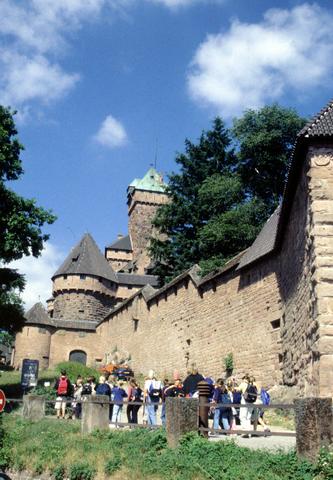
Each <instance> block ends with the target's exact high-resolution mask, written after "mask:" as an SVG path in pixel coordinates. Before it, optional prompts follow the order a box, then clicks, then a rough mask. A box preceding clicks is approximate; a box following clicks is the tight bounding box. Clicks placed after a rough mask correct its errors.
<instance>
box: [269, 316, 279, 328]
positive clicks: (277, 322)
mask: <svg viewBox="0 0 333 480" xmlns="http://www.w3.org/2000/svg"><path fill="white" fill-rule="evenodd" d="M271 325H272V328H273V330H276V329H277V328H280V319H279V318H278V319H277V320H273V321H271Z"/></svg>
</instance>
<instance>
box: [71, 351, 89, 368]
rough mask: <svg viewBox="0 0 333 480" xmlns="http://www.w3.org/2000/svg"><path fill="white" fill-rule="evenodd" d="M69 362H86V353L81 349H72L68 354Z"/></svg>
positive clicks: (84, 363)
mask: <svg viewBox="0 0 333 480" xmlns="http://www.w3.org/2000/svg"><path fill="white" fill-rule="evenodd" d="M69 361H70V362H78V363H82V364H83V365H86V364H87V354H86V352H84V351H83V350H72V351H71V353H70V354H69Z"/></svg>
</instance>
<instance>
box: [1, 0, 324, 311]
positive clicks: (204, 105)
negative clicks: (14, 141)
mask: <svg viewBox="0 0 333 480" xmlns="http://www.w3.org/2000/svg"><path fill="white" fill-rule="evenodd" d="M0 18H1V22H0V38H1V42H0V72H1V74H0V103H2V104H5V105H11V106H12V107H13V108H15V109H17V110H18V114H17V116H16V122H17V125H18V129H19V138H20V140H21V142H22V143H23V144H24V145H25V152H24V154H23V155H22V158H23V161H24V169H25V174H24V176H23V177H22V179H21V180H20V181H18V182H15V184H14V183H13V184H12V188H14V189H15V190H16V191H18V192H19V193H20V194H22V195H24V196H26V197H34V198H36V200H37V202H38V203H39V204H41V205H43V206H44V207H47V208H50V209H52V210H53V211H54V213H55V214H56V215H57V216H58V220H57V221H56V223H55V224H54V225H53V226H50V227H47V228H46V229H45V231H47V232H49V233H50V234H51V238H50V241H49V242H48V245H47V248H46V250H45V252H44V254H43V255H42V257H41V258H39V259H37V260H36V259H31V258H28V259H22V260H20V261H18V262H15V266H16V267H18V268H20V270H21V271H22V272H23V273H26V275H27V280H28V286H27V288H26V292H25V294H24V299H25V300H26V302H27V306H30V305H31V304H32V303H34V302H35V301H38V299H39V296H40V298H41V299H42V300H43V299H45V298H46V297H47V296H49V295H50V282H48V280H47V279H48V278H49V277H50V276H51V275H52V273H53V272H54V271H55V270H56V268H57V266H58V265H59V263H60V262H61V260H62V259H63V258H64V256H65V255H67V254H68V252H69V250H70V248H71V247H72V246H73V245H74V244H75V243H76V242H77V241H78V240H79V239H80V238H81V236H82V235H83V234H84V233H85V232H86V231H89V232H90V233H91V234H92V235H93V236H94V238H95V240H96V241H97V243H98V245H99V247H100V248H101V250H103V249H104V246H105V245H107V244H109V243H110V242H111V241H113V240H114V239H115V237H116V236H117V234H118V233H120V232H121V233H126V231H127V209H126V187H127V185H128V184H129V182H130V181H131V180H132V179H133V178H134V177H142V176H143V175H144V174H145V172H146V170H147V169H148V168H149V165H150V163H151V162H153V161H154V158H155V154H156V152H157V167H158V170H160V171H162V172H164V173H167V172H170V171H171V170H173V169H174V168H175V164H174V158H175V154H176V152H180V151H182V150H183V145H184V139H185V138H186V137H188V138H190V139H192V140H195V139H197V138H198V136H199V135H200V133H201V131H202V130H203V129H207V128H209V126H210V123H211V120H212V119H213V118H214V117H215V116H216V115H221V116H222V117H223V118H224V119H225V121H226V122H227V123H230V122H231V120H232V118H233V117H234V116H237V115H240V114H241V113H242V111H244V109H246V108H256V107H260V106H262V105H264V104H267V103H272V102H274V101H277V102H279V103H281V104H282V105H286V106H291V107H294V108H296V109H297V110H298V111H299V112H300V113H301V114H303V115H306V116H311V115H312V114H314V113H316V112H317V111H318V110H320V109H321V108H322V107H323V106H324V105H325V104H326V103H327V101H328V100H329V99H330V98H331V97H332V96H333V88H332V87H333V85H332V83H333V29H332V24H333V4H332V2H331V1H329V0H328V1H324V0H323V1H318V2H316V3H305V2H301V1H292V0H288V1H287V0H285V1H283V0H281V1H275V2H274V1H270V0H57V1H54V0H24V1H23V0H0Z"/></svg>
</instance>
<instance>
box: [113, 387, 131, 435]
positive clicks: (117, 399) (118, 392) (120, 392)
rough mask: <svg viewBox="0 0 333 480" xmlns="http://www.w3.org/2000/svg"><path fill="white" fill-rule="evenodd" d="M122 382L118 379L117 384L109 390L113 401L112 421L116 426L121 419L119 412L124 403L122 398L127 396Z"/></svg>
mask: <svg viewBox="0 0 333 480" xmlns="http://www.w3.org/2000/svg"><path fill="white" fill-rule="evenodd" d="M123 385H124V382H123V381H122V380H119V382H118V384H117V385H116V386H115V387H113V389H112V390H111V400H112V402H113V413H112V423H113V424H115V426H116V427H118V423H119V422H120V421H121V412H122V409H123V405H124V398H127V393H126V392H125V390H124V389H123Z"/></svg>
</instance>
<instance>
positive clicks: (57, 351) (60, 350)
mask: <svg viewBox="0 0 333 480" xmlns="http://www.w3.org/2000/svg"><path fill="white" fill-rule="evenodd" d="M73 350H83V351H84V352H85V353H86V354H87V365H92V366H100V365H102V364H103V363H104V358H105V352H106V351H108V345H107V341H106V339H105V338H103V337H102V336H101V335H100V334H99V333H95V332H84V331H74V330H57V331H56V332H55V333H54V334H53V335H52V338H51V347H50V367H51V368H52V367H54V366H55V365H57V364H58V363H59V362H63V361H68V359H69V355H70V353H71V351H73Z"/></svg>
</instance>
